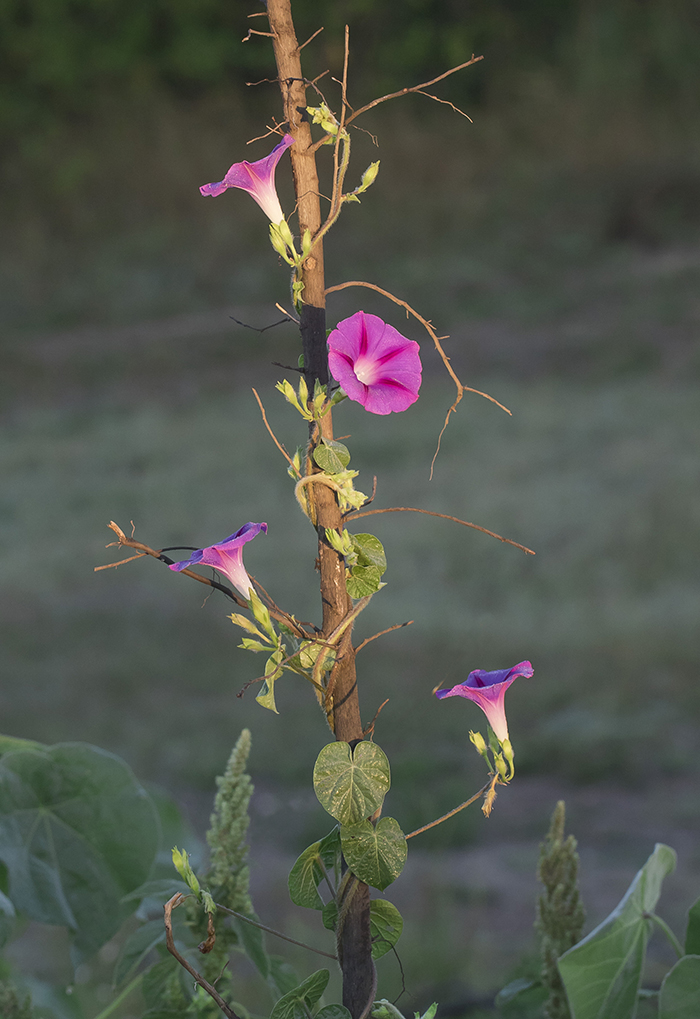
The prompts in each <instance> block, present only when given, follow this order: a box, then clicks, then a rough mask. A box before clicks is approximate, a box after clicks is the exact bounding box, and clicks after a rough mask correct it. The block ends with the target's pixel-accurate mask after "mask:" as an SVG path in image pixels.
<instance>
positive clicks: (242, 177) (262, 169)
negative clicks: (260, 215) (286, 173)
mask: <svg viewBox="0 0 700 1019" xmlns="http://www.w3.org/2000/svg"><path fill="white" fill-rule="evenodd" d="M293 142H294V139H293V138H292V136H291V134H286V135H285V136H284V138H283V139H282V141H281V142H280V143H279V145H275V147H274V149H273V150H272V152H271V153H270V155H269V156H265V158H264V159H258V160H257V161H256V162H255V163H249V162H248V161H247V160H243V162H242V163H234V164H233V166H232V167H231V169H230V170H229V171H228V173H227V174H226V176H225V177H224V179H223V180H222V181H219V182H218V184H204V185H203V186H202V187H201V188H200V189H199V190H200V191H201V193H202V194H203V195H205V196H207V195H212V196H213V197H216V196H217V195H221V194H223V192H224V191H226V189H227V188H240V189H241V190H242V191H247V192H248V194H249V195H250V196H251V198H253V199H254V200H255V201H256V202H257V203H258V205H259V206H260V208H261V209H262V210H263V212H264V213H265V215H266V216H267V218H268V219H269V220H270V222H272V223H276V224H279V223H281V222H282V220H283V219H284V213H283V212H282V206H281V205H280V203H279V198H278V197H277V190H276V188H275V170H276V168H277V164H278V163H279V161H280V159H281V157H282V154H283V152H284V151H285V150H286V149H288V148H289V146H290V145H291V144H292V143H293Z"/></svg>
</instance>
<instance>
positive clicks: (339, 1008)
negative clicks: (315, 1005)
mask: <svg viewBox="0 0 700 1019" xmlns="http://www.w3.org/2000/svg"><path fill="white" fill-rule="evenodd" d="M316 1019H352V1016H351V1015H350V1013H349V1011H348V1010H347V1008H346V1007H345V1005H325V1006H324V1007H323V1008H321V1009H319V1010H318V1012H317V1013H316Z"/></svg>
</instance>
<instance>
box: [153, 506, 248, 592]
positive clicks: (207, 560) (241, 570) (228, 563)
mask: <svg viewBox="0 0 700 1019" xmlns="http://www.w3.org/2000/svg"><path fill="white" fill-rule="evenodd" d="M261 531H265V533H267V524H243V527H241V528H240V529H239V530H238V531H236V533H235V534H232V535H231V536H230V537H229V538H224V540H223V541H220V542H219V543H218V545H209V547H208V548H200V549H198V550H197V551H196V552H193V553H192V555H191V556H190V557H189V559H185V560H183V562H181V563H172V564H171V565H170V569H171V570H176V571H177V572H178V573H179V572H180V570H186V569H189V568H190V566H213V567H214V569H215V570H218V571H219V573H223V575H224V576H225V577H228V579H229V580H230V581H231V583H232V584H233V586H234V587H235V588H236V590H237V591H239V592H240V593H241V594H242V595H243V597H244V598H246V599H247V598H249V597H250V591H251V588H252V587H253V585H252V583H251V580H250V577H249V576H248V574H247V573H246V571H245V566H244V565H243V546H244V545H245V543H246V542H247V541H252V540H253V538H254V537H255V536H256V535H257V534H260V532H261Z"/></svg>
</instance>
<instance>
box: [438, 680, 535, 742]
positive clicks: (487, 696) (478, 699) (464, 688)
mask: <svg viewBox="0 0 700 1019" xmlns="http://www.w3.org/2000/svg"><path fill="white" fill-rule="evenodd" d="M533 672H534V669H533V668H532V665H531V664H530V663H529V662H520V664H519V665H514V666H513V668H512V669H497V670H496V671H495V672H484V670H483V669H475V670H474V672H470V673H469V675H468V676H467V678H466V679H465V680H464V682H463V683H458V684H457V686H453V687H452V689H451V690H435V691H434V693H435V696H436V697H437V698H438V699H439V700H442V699H443V698H444V697H466V698H467V699H468V700H470V701H474V703H475V704H478V705H479V707H480V708H481V710H482V711H483V712H484V714H485V715H486V717H487V719H488V721H489V725H490V726H491V728H492V729H493V731H494V733H495V734H496V738H497V739H498V741H499V742H500V743H503V741H504V740H506V739H508V723H507V722H506V710H505V704H504V701H505V696H506V690H507V689H508V687H509V686H510V684H511V683H512V682H513V680H515V679H517V678H518V676H524V677H525V679H530V678H531V677H532V675H533Z"/></svg>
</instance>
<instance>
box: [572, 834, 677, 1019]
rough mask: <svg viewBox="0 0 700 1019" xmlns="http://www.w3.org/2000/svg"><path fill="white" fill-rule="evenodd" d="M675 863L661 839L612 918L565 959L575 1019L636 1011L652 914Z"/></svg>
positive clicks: (618, 1018) (622, 1017) (613, 1018)
mask: <svg viewBox="0 0 700 1019" xmlns="http://www.w3.org/2000/svg"><path fill="white" fill-rule="evenodd" d="M675 865H676V854H675V853H674V851H673V850H672V849H670V848H669V847H668V846H664V845H663V844H661V843H657V845H656V848H655V849H654V852H653V853H652V854H651V856H650V857H649V859H648V860H647V862H646V863H645V864H644V866H643V867H642V869H641V870H640V871H639V873H638V874H637V875H636V877H635V879H634V881H633V882H632V884H631V885H630V887H629V888H628V890H627V893H626V894H625V896H624V898H623V899H622V901H621V902H620V903H619V905H618V906H617V907H616V908H615V909H614V910H613V912H612V913H611V914H610V916H609V917H608V918H607V919H606V920H604V921H603V922H602V923H601V924H599V926H598V927H596V929H595V930H594V931H591V933H590V934H589V935H588V936H587V937H585V938H584V939H583V941H579V943H578V944H577V945H574V947H573V948H570V949H569V950H568V952H565V953H564V955H562V957H561V958H560V960H559V972H560V973H561V977H562V980H563V981H564V986H565V988H566V994H567V997H568V999H569V1004H570V1006H571V1012H572V1015H574V1016H575V1017H576V1019H626V1017H632V1016H633V1015H634V1012H635V1009H636V1002H637V992H638V991H639V985H640V982H641V978H642V969H643V966H644V957H645V954H646V947H647V942H648V940H649V934H650V932H651V926H652V923H653V921H652V920H650V919H649V918H648V914H649V913H653V911H654V908H655V907H656V903H657V902H658V900H659V895H660V894H661V885H662V883H663V880H664V878H665V877H666V875H667V874H670V873H671V871H672V870H673V869H674V867H675Z"/></svg>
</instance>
